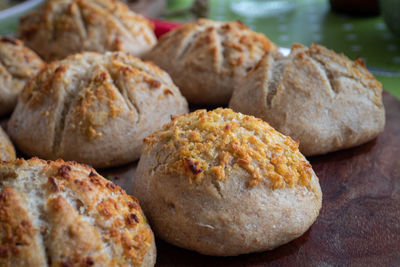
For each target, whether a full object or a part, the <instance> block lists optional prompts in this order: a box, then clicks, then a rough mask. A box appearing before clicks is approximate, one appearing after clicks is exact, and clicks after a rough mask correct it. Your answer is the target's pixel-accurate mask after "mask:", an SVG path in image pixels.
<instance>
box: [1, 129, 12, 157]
mask: <svg viewBox="0 0 400 267" xmlns="http://www.w3.org/2000/svg"><path fill="white" fill-rule="evenodd" d="M14 159H15V149H14V146H13V144H12V143H11V141H10V138H8V136H7V134H6V133H5V132H4V130H3V129H2V128H1V127H0V161H10V160H14Z"/></svg>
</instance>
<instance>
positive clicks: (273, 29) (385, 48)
mask: <svg viewBox="0 0 400 267" xmlns="http://www.w3.org/2000/svg"><path fill="white" fill-rule="evenodd" d="M399 1H400V0H399ZM231 2H232V1H229V0H210V1H209V6H210V10H209V17H210V18H211V19H215V20H241V21H242V22H244V23H245V24H247V25H248V26H250V27H251V28H252V29H253V30H255V31H258V32H262V33H264V34H266V35H267V36H268V37H269V38H270V39H271V40H272V41H273V42H275V43H276V44H278V45H279V46H281V47H288V48H289V47H290V46H291V45H292V43H294V42H299V43H302V44H305V45H310V44H311V43H313V42H317V43H320V44H322V45H325V46H327V47H328V48H330V49H333V50H335V51H336V52H343V53H344V54H345V55H347V56H348V57H350V58H351V59H355V58H356V57H358V56H360V57H362V58H363V59H364V61H365V62H366V64H367V66H368V68H369V69H370V71H371V72H372V73H373V74H374V75H375V76H376V77H377V79H378V80H379V81H381V82H382V83H383V86H384V88H385V89H386V90H388V91H389V92H391V93H392V94H394V95H396V96H397V97H398V98H400V38H398V37H395V36H394V35H393V34H392V33H391V32H390V31H389V30H388V28H387V26H386V24H385V22H384V20H383V18H382V16H375V17H351V16H346V15H338V14H335V13H333V12H331V11H330V7H329V2H328V0H298V7H297V8H296V9H295V10H294V11H292V12H289V13H286V14H283V15H277V16H272V17H266V18H252V17H243V16H239V15H236V14H234V13H233V12H232V10H231V8H230V5H231ZM192 3H193V0H169V1H168V12H167V13H168V14H169V15H166V16H164V17H163V18H164V19H168V20H174V21H181V22H185V21H189V20H193V19H194V16H193V15H192V14H191V13H190V12H176V11H178V10H184V9H186V8H188V7H190V6H191V5H192ZM173 13H175V14H173ZM17 24H18V19H17V18H12V19H7V20H5V21H4V20H3V21H0V34H8V33H12V32H14V31H15V30H16V27H17Z"/></svg>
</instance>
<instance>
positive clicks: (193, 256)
mask: <svg viewBox="0 0 400 267" xmlns="http://www.w3.org/2000/svg"><path fill="white" fill-rule="evenodd" d="M383 99H384V105H385V109H386V127H385V130H384V132H383V133H382V134H381V135H379V136H378V138H376V139H375V140H373V141H371V142H369V143H367V144H364V145H361V146H359V147H356V148H353V149H348V150H344V151H339V152H336V153H330V154H328V155H325V156H318V157H311V158H309V160H310V162H311V164H312V166H313V168H314V170H315V172H316V174H317V175H318V177H319V180H320V184H321V188H322V191H323V205H322V210H321V213H320V216H319V217H318V219H317V221H316V222H315V223H314V224H313V225H312V227H311V228H310V230H309V231H307V232H306V233H305V234H304V235H303V236H301V237H300V238H298V239H296V240H294V241H292V242H290V243H289V244H286V245H284V246H281V247H279V248H277V249H275V250H272V251H267V252H263V253H255V254H248V255H242V256H238V257H209V256H203V255H200V254H198V253H195V252H191V251H188V250H185V249H181V248H178V247H175V246H173V245H170V244H167V243H165V242H163V241H162V240H157V250H158V252H157V253H158V256H157V266H349V265H350V266H400V101H399V100H397V99H396V98H395V97H393V96H392V95H390V94H389V93H387V92H384V94H383ZM135 167H136V164H132V165H128V166H125V167H121V168H117V169H111V170H103V171H100V173H102V174H103V175H105V176H106V177H108V178H109V179H112V180H113V181H114V182H115V183H117V184H119V185H121V186H122V187H123V188H125V189H126V190H127V191H128V192H131V183H132V179H133V178H134V173H135Z"/></svg>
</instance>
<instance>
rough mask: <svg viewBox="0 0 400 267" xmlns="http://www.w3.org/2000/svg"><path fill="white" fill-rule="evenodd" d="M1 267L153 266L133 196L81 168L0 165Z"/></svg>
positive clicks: (149, 236) (150, 240) (150, 243)
mask: <svg viewBox="0 0 400 267" xmlns="http://www.w3.org/2000/svg"><path fill="white" fill-rule="evenodd" d="M0 190H1V191H0V236H1V253H0V265H2V266H33V267H36V266H154V264H155V261H156V247H155V242H154V236H153V232H152V231H151V229H150V226H149V225H148V224H147V222H146V218H145V217H144V214H143V212H142V210H141V208H140V206H139V204H138V202H137V200H136V199H135V198H134V197H131V196H128V195H127V194H126V193H125V191H124V190H122V189H121V188H120V187H118V186H116V185H114V184H113V183H111V182H109V181H107V180H106V179H104V178H103V177H101V176H100V175H98V174H97V173H96V171H95V170H94V169H91V168H89V167H87V166H85V165H81V164H77V163H74V162H64V161H62V160H57V161H55V162H51V161H48V162H46V161H42V160H39V159H31V160H27V161H25V160H23V159H17V160H15V161H13V162H8V163H4V162H2V163H0Z"/></svg>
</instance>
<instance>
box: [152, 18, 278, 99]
mask: <svg viewBox="0 0 400 267" xmlns="http://www.w3.org/2000/svg"><path fill="white" fill-rule="evenodd" d="M274 49H276V46H275V45H274V44H272V43H271V42H270V41H269V40H268V38H267V37H265V36H264V35H262V34H260V33H255V32H253V31H252V30H250V29H249V28H248V27H246V26H245V25H243V24H242V23H240V22H238V21H234V22H217V21H212V20H207V19H200V20H197V21H196V22H194V23H188V24H185V25H183V26H182V27H180V28H177V29H175V30H172V31H171V32H169V33H167V34H165V35H163V36H162V37H161V39H160V41H159V43H158V44H157V46H156V47H155V48H154V49H153V50H152V51H150V52H149V53H148V54H147V55H146V56H145V57H146V58H147V59H149V60H151V61H153V62H155V63H156V64H157V65H158V66H160V67H161V68H162V69H164V70H166V71H167V72H168V73H169V74H170V75H171V77H172V79H173V80H174V82H175V83H176V85H177V86H178V87H179V89H180V90H181V92H182V94H183V95H184V96H185V97H186V98H187V99H188V101H189V103H194V104H209V105H224V104H225V105H226V104H228V102H229V99H230V97H231V95H232V91H233V88H234V87H235V86H236V85H237V83H238V81H240V80H241V79H243V77H244V76H245V75H246V74H247V72H249V71H250V70H251V68H252V67H254V65H256V63H257V62H258V61H259V60H260V59H261V57H262V55H263V54H264V53H265V52H266V51H270V50H274Z"/></svg>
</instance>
